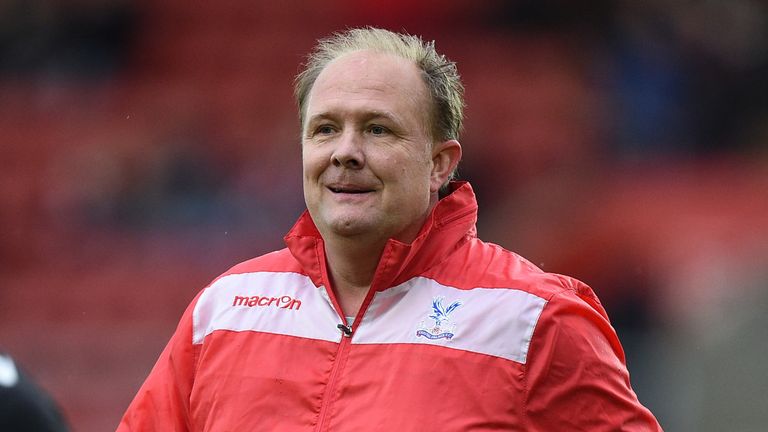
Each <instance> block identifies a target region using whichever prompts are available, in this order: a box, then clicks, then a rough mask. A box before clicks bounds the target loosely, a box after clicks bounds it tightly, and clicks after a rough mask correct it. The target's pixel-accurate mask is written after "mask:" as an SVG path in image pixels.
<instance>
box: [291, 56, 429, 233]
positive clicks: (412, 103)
mask: <svg viewBox="0 0 768 432" xmlns="http://www.w3.org/2000/svg"><path fill="white" fill-rule="evenodd" d="M306 110H307V111H306V121H305V124H304V125H303V131H302V158H303V171H304V199H305V201H306V204H307V208H308V209H309V212H310V214H311V215H312V218H313V220H314V221H315V224H316V225H317V227H318V229H319V230H320V233H321V234H322V235H323V237H325V238H328V236H329V235H337V236H343V237H356V236H363V237H365V238H375V239H387V238H396V239H398V240H401V241H404V242H410V241H411V240H412V239H413V238H414V237H415V236H416V234H417V233H418V231H419V229H420V228H421V225H422V224H423V222H424V219H425V217H426V216H427V214H428V213H429V210H430V209H431V205H432V204H434V202H435V201H436V193H437V190H438V189H439V187H440V183H441V182H442V180H443V179H438V178H436V176H434V175H433V173H432V171H433V166H434V164H433V160H432V158H433V146H432V144H433V142H432V138H431V134H430V125H429V122H428V119H429V118H430V114H429V113H430V105H429V98H428V91H427V88H426V85H425V84H424V82H423V81H422V79H421V76H420V72H419V70H418V68H417V67H416V65H415V64H413V63H412V62H410V61H408V60H405V59H402V58H399V57H396V56H392V55H388V54H381V53H376V52H371V51H358V52H353V53H350V54H346V55H344V56H342V57H340V58H338V59H336V60H334V61H333V62H331V63H330V64H329V65H328V66H326V68H325V69H324V70H323V71H322V72H321V73H320V75H319V76H318V78H317V80H316V81H315V84H314V86H313V87H312V90H311V92H310V94H309V98H308V101H307V108H306ZM363 237H360V238H363Z"/></svg>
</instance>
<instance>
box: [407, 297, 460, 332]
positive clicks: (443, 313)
mask: <svg viewBox="0 0 768 432" xmlns="http://www.w3.org/2000/svg"><path fill="white" fill-rule="evenodd" d="M443 300H445V297H435V298H434V299H433V300H432V314H431V315H429V319H430V320H432V321H433V322H429V320H426V319H425V320H423V321H422V322H421V323H419V328H418V330H416V336H417V337H425V338H427V339H433V340H434V339H449V340H450V339H452V338H453V332H454V330H455V329H456V324H454V323H453V322H451V319H450V315H451V313H453V312H454V311H455V310H456V309H458V308H459V306H461V305H462V303H461V301H459V300H456V301H455V302H453V303H451V304H450V305H448V306H447V307H446V306H443Z"/></svg>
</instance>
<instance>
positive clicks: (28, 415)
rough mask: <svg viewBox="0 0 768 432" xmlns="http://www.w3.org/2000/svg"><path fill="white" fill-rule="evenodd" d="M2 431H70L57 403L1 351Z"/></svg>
mask: <svg viewBox="0 0 768 432" xmlns="http://www.w3.org/2000/svg"><path fill="white" fill-rule="evenodd" d="M0 430H1V431H4V432H66V431H67V430H68V427H67V424H66V422H65V421H64V418H63V417H62V415H61V412H60V411H59V408H58V406H56V403H55V402H54V401H53V399H51V397H50V396H49V395H48V394H47V393H46V392H45V391H43V390H42V389H41V388H40V387H39V386H37V384H35V383H34V382H33V381H32V379H31V378H30V377H29V376H27V374H25V373H24V372H23V371H21V370H20V369H19V368H18V366H17V365H16V362H15V361H14V360H13V358H11V356H10V355H8V354H5V353H2V352H0Z"/></svg>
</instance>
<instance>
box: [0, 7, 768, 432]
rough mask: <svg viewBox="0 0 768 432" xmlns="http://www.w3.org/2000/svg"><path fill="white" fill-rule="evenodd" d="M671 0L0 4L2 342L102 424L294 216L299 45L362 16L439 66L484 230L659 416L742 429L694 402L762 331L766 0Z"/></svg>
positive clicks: (745, 406) (748, 423)
mask: <svg viewBox="0 0 768 432" xmlns="http://www.w3.org/2000/svg"><path fill="white" fill-rule="evenodd" d="M683 3H686V2H674V1H671V0H661V1H655V2H642V3H641V4H638V3H637V2H626V1H619V2H608V1H598V2H593V4H592V5H591V6H589V7H585V6H576V5H573V4H571V2H566V1H558V0H548V1H543V2H542V1H539V2H536V1H532V0H530V1H512V2H506V1H501V0H498V1H489V2H484V3H482V5H480V4H481V3H480V2H471V1H460V0H449V1H443V2H437V1H433V0H430V1H424V2H421V3H419V4H420V6H418V7H415V6H413V5H412V4H411V3H410V2H405V1H395V2H380V1H373V2H368V3H366V5H365V6H362V5H360V4H359V2H352V1H350V0H333V1H331V0H328V1H325V2H305V1H300V0H283V1H280V2H271V1H265V0H260V1H244V0H223V1H218V2H210V1H196V2H188V1H186V2H182V1H179V0H160V1H150V0H141V1H134V2H132V1H128V0H118V1H113V2H106V3H105V2H96V1H88V0H78V1H75V2H61V1H57V0H33V1H22V0H16V1H9V2H4V3H3V5H2V6H0V29H2V30H0V100H1V101H2V103H1V104H0V151H1V152H2V157H1V158H0V224H2V227H3V230H2V234H0V317H2V320H1V321H0V345H1V346H2V347H3V348H4V349H5V350H7V351H9V352H12V353H14V355H15V356H16V357H17V358H19V359H20V360H21V361H22V362H23V363H24V364H25V365H26V366H27V368H28V369H29V370H30V372H31V373H32V374H33V375H35V376H36V378H37V379H38V380H39V381H40V382H41V384H42V385H43V386H44V387H46V388H47V389H48V390H50V391H51V392H52V394H53V395H54V396H55V397H56V398H57V400H58V401H59V403H60V404H61V405H62V407H63V409H64V411H65V414H66V415H67V417H68V419H69V421H70V423H71V424H72V426H73V429H74V430H77V431H84V432H89V431H103V430H110V429H111V428H114V427H115V426H116V425H117V422H118V421H119V418H120V415H121V414H122V412H123V410H124V409H125V408H126V407H127V405H128V403H129V401H130V400H131V398H132V397H133V395H134V393H135V392H136V390H137V389H138V386H139V385H140V383H141V382H142V380H143V379H144V377H145V376H146V374H147V373H148V371H149V368H150V367H151V366H152V364H153V363H154V360H155V359H156V357H157V356H158V354H159V352H160V350H161V349H162V347H163V345H164V343H165V341H166V340H167V338H168V337H169V336H170V334H171V333H172V331H173V329H174V327H175V324H176V322H177V320H178V318H179V316H180V315H181V313H182V312H183V310H184V308H185V307H186V305H187V304H188V302H189V301H190V300H191V299H192V297H193V296H194V295H195V294H196V293H197V291H198V290H199V289H200V288H202V287H203V286H204V285H206V284H207V282H208V281H209V280H210V279H212V278H213V277H215V276H216V275H217V274H219V273H221V272H222V271H224V270H226V268H227V267H228V266H230V265H232V264H234V263H236V262H238V261H240V260H243V259H246V258H249V257H251V256H255V255H258V254H260V253H263V252H265V251H268V250H271V249H274V248H277V247H281V238H282V235H283V234H284V233H285V231H287V229H288V228H290V226H291V224H292V222H293V220H294V219H295V218H296V217H297V216H298V215H299V213H300V212H301V210H302V208H303V203H302V194H301V180H300V170H301V164H300V149H299V142H298V130H297V120H296V114H295V107H294V103H293V100H292V87H291V85H292V80H293V76H294V75H295V74H296V72H297V71H298V68H299V64H300V63H301V62H302V61H303V56H304V55H305V54H306V53H307V52H308V51H309V50H310V48H311V47H312V46H313V43H314V41H315V40H316V39H317V38H319V37H323V36H327V35H328V34H330V33H331V32H333V31H337V30H341V29H344V28H347V27H350V26H356V25H380V26H385V27H388V28H391V29H393V30H407V31H409V32H411V33H415V34H420V35H422V36H424V37H425V38H426V39H435V40H436V43H437V46H438V50H440V51H442V52H445V53H446V54H447V55H448V57H450V58H451V59H453V60H455V61H456V62H457V63H458V65H459V71H460V72H461V73H462V75H463V77H464V80H465V84H466V88H467V104H468V106H467V121H466V133H465V135H464V137H463V139H462V144H463V146H464V149H465V160H464V162H463V164H462V166H461V167H460V174H461V176H462V177H463V178H466V179H468V180H470V181H471V182H472V183H473V185H474V186H475V189H476V190H477V194H478V197H479V200H480V224H479V231H480V235H481V237H483V238H484V239H486V240H490V241H493V242H496V243H499V244H501V245H503V246H505V247H507V248H508V249H511V250H515V251H517V252H520V253H521V254H522V255H524V256H526V257H528V258H529V259H531V260H532V261H534V262H535V263H537V264H538V265H540V266H542V267H543V268H544V269H546V270H548V271H554V272H558V273H566V274H571V275H574V276H577V277H579V278H581V279H583V280H584V281H585V282H587V283H589V284H590V285H591V286H593V288H594V289H595V290H596V292H597V293H598V295H599V296H600V297H601V298H602V300H603V302H604V303H605V305H606V307H607V308H608V310H609V313H610V314H611V317H612V320H613V322H614V324H615V326H616V327H617V329H618V331H619V333H620V335H621V336H622V340H623V341H624V343H625V348H626V350H627V354H628V357H629V362H630V371H631V372H632V373H633V382H634V385H635V387H636V389H637V391H638V394H639V395H640V398H641V400H642V401H643V402H644V403H645V404H647V405H648V406H649V407H651V408H652V410H653V411H654V412H655V413H656V414H657V416H658V417H659V419H660V421H661V422H662V424H663V425H664V426H665V427H666V429H668V430H675V431H676V430H681V431H687V430H690V431H707V430H712V431H715V430H734V431H738V430H743V431H751V430H755V431H757V430H763V429H761V428H760V427H759V426H760V425H764V424H765V422H766V421H768V419H766V415H765V414H762V416H761V415H759V414H758V413H757V412H756V411H757V410H758V408H759V407H761V406H762V407H764V406H766V404H768V399H767V398H766V396H765V392H764V391H763V392H760V391H759V388H758V384H755V382H754V381H749V380H746V381H745V382H746V383H744V382H742V381H744V380H742V381H740V378H739V377H741V378H743V376H744V375H738V377H734V378H733V379H730V378H728V379H726V378H725V377H723V378H722V381H723V382H725V384H723V385H726V386H727V385H728V383H737V382H742V384H740V385H742V386H743V388H744V391H743V392H741V393H739V392H725V391H724V392H723V395H724V396H723V397H725V395H727V396H728V398H733V397H738V396H739V394H741V395H742V396H743V400H739V401H738V402H733V403H731V404H724V403H723V400H722V398H719V397H718V396H717V392H714V394H712V393H706V394H703V393H697V389H701V390H700V391H701V392H704V391H705V390H704V389H709V390H707V391H709V392H711V391H713V390H711V388H712V387H711V386H707V385H704V384H705V382H709V378H708V377H707V376H705V377H702V376H701V374H703V373H705V372H704V371H706V374H708V376H709V377H711V376H713V374H715V373H716V372H717V370H716V368H713V367H711V365H712V361H713V359H718V358H721V357H723V356H724V354H723V352H724V351H723V350H724V349H726V348H725V347H728V345H727V344H725V342H723V341H727V342H728V343H733V341H734V340H742V338H743V340H744V341H745V342H744V343H752V344H758V345H759V344H760V342H759V341H760V340H761V339H760V338H759V337H758V335H757V334H755V332H756V331H757V330H754V329H755V328H758V327H759V326H757V325H754V324H752V323H754V322H757V321H752V320H747V319H746V318H744V317H743V316H742V317H741V318H743V319H740V312H739V311H747V312H748V311H753V312H751V313H752V315H749V313H747V312H744V313H745V315H744V316H747V317H752V316H754V317H759V316H761V313H760V311H761V310H760V309H757V311H755V309H754V305H764V302H763V303H761V301H762V300H760V299H764V298H765V296H766V294H765V293H766V291H767V290H768V287H767V286H766V285H768V274H767V273H766V271H765V269H766V268H767V265H768V217H767V216H766V215H768V127H766V125H768V81H766V80H765V79H764V77H765V76H768V33H766V32H767V31H768V30H766V29H768V12H767V9H766V6H765V5H764V4H763V3H760V2H757V1H749V0H738V1H733V2H721V3H719V4H714V3H716V2H712V3H710V4H708V5H706V6H699V7H690V8H689V7H685V6H684V4H683ZM753 299H756V300H754V301H753ZM762 312H763V313H762V315H764V312H765V311H764V310H763V311H762ZM745 323H749V325H747V324H745ZM713 328H714V329H718V331H714V330H713ZM729 332H730V333H729ZM736 336H738V338H737V337H736ZM747 341H751V342H747ZM762 344H763V345H764V344H765V341H764V339H763V340H762ZM741 348H743V347H741ZM741 348H737V347H732V348H731V349H734V350H738V351H739V352H740V353H741V352H743V353H744V355H745V356H759V355H761V354H760V352H759V351H755V352H754V353H752V354H750V352H751V351H750V350H749V349H743V351H742V349H741ZM763 352H764V350H763ZM725 357H726V358H729V357H727V356H725ZM756 358H757V357H747V358H746V359H742V360H743V361H742V362H741V363H740V364H743V365H744V366H743V371H742V372H743V374H752V375H755V376H768V369H766V368H765V367H764V366H760V362H759V361H756V360H754V359H756ZM750 359H751V360H750ZM753 360H754V361H753ZM697 368H698V369H697ZM750 368H751V369H750ZM756 368H757V370H755V369H756ZM682 371H687V372H689V373H688V374H682V373H677V372H682ZM691 371H700V374H699V375H697V374H696V373H693V372H691ZM737 372H738V371H737ZM737 372H733V373H737ZM662 377H663V379H662ZM702 380H703V381H705V382H703V381H702ZM711 380H712V382H719V381H718V380H717V379H716V378H712V379H711ZM763 381H764V380H763ZM750 382H751V383H752V384H751V385H752V387H750V384H749V383H750ZM757 382H758V383H759V382H761V381H757ZM732 393H733V394H735V395H736V396H733V395H732ZM729 400H730V399H729ZM713 406H718V407H721V411H720V412H722V414H720V415H718V416H713V415H711V414H708V413H711V412H713V411H712V410H711V407H713ZM728 406H738V407H739V408H738V410H737V411H733V412H727V411H726V410H725V409H724V408H722V407H728ZM752 408H754V410H755V412H754V413H753V411H752ZM724 424H725V425H727V427H725V429H723V428H722V427H723V425H724Z"/></svg>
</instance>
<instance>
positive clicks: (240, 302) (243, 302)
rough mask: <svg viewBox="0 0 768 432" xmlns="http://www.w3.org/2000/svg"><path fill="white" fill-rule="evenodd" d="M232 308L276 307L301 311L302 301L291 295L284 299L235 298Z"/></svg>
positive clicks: (285, 296) (283, 297)
mask: <svg viewBox="0 0 768 432" xmlns="http://www.w3.org/2000/svg"><path fill="white" fill-rule="evenodd" d="M232 306H233V307H234V306H248V307H276V308H280V309H291V310H299V308H301V300H299V299H295V298H293V297H291V296H289V295H284V296H282V297H266V296H264V297H260V296H250V297H248V296H235V299H234V300H233V301H232Z"/></svg>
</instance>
